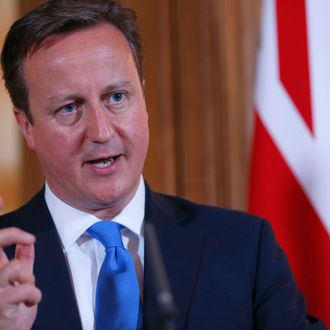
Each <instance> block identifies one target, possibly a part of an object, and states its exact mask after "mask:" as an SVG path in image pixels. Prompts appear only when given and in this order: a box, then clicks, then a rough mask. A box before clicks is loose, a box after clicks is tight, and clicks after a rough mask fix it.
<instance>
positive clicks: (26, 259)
mask: <svg viewBox="0 0 330 330" xmlns="http://www.w3.org/2000/svg"><path fill="white" fill-rule="evenodd" d="M15 254H16V259H18V260H20V261H21V262H23V263H24V264H25V266H26V267H27V269H28V271H29V272H30V273H31V274H32V272H33V263H34V245H33V244H30V245H22V244H17V246H16V253H15Z"/></svg>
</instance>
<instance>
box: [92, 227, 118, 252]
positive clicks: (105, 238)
mask: <svg viewBox="0 0 330 330" xmlns="http://www.w3.org/2000/svg"><path fill="white" fill-rule="evenodd" d="M120 227H121V225H120V224H119V223H117V222H113V221H99V222H96V223H94V225H92V226H90V227H89V228H88V229H87V232H88V233H89V234H90V235H91V236H92V237H94V238H95V239H97V240H98V241H99V242H100V243H101V244H102V245H103V246H104V247H105V248H106V249H108V248H110V247H121V248H123V247H124V246H123V241H122V239H121V234H120Z"/></svg>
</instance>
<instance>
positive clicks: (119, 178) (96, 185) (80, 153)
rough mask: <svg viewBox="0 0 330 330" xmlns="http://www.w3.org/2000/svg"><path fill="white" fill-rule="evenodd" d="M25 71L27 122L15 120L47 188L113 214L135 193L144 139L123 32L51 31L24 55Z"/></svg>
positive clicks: (138, 92) (140, 102)
mask: <svg viewBox="0 0 330 330" xmlns="http://www.w3.org/2000/svg"><path fill="white" fill-rule="evenodd" d="M24 74H25V80H26V84H27V88H28V97H29V106H30V109H31V113H32V117H33V125H31V124H30V123H28V121H27V120H26V118H25V116H24V114H22V112H21V111H16V117H17V120H18V123H19V125H20V127H21V130H22V132H23V134H24V136H25V138H26V140H27V143H28V145H29V147H30V148H32V149H34V150H35V151H36V153H37V155H38V157H39V160H40V163H41V165H42V167H43V170H44V172H45V175H46V179H47V182H48V184H49V186H50V188H51V189H52V191H53V192H54V193H55V194H56V195H57V196H58V197H60V198H61V199H62V200H63V201H65V202H67V203H69V204H71V205H72V206H74V207H77V208H79V209H82V210H85V211H87V212H91V213H94V214H96V215H101V216H104V215H105V214H108V213H109V214H110V215H112V216H113V215H114V214H116V213H118V211H120V209H121V208H122V207H123V206H124V205H126V204H127V202H128V201H129V200H130V199H131V198H132V197H133V195H134V193H135V191H136V188H137V185H138V182H139V176H140V174H141V172H142V168H143V164H144V160H145V156H146V152H147V147H148V139H149V135H148V116H147V112H146V105H145V100H144V94H143V90H142V87H141V83H140V80H139V77H138V73H137V69H136V66H135V63H134V60H133V57H132V54H131V50H130V48H129V45H128V42H127V41H126V39H125V37H124V36H123V35H122V34H121V32H119V30H117V29H116V28H115V27H113V26H111V25H110V24H103V25H100V26H97V27H95V28H91V29H88V30H83V31H78V32H75V33H71V34H68V35H64V36H57V37H56V38H54V39H53V40H50V42H49V43H46V45H45V46H44V47H42V48H41V49H39V50H37V51H36V52H35V53H34V54H32V55H30V56H28V57H27V59H26V60H25V63H24ZM109 210H111V211H110V212H109ZM112 213H114V214H112Z"/></svg>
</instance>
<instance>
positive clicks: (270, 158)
mask: <svg viewBox="0 0 330 330" xmlns="http://www.w3.org/2000/svg"><path fill="white" fill-rule="evenodd" d="M250 180H251V181H250V195H249V199H250V200H249V211H250V212H251V213H254V214H257V215H259V216H261V217H263V218H266V219H268V220H270V222H271V223H272V225H273V228H274V231H275V234H276V237H277V239H278V241H279V243H280V244H281V246H282V247H283V249H284V250H285V252H286V253H287V255H288V258H289V262H290V265H291V268H292V270H293V272H294V274H295V277H296V279H297V282H298V286H299V288H300V289H301V290H302V292H303V293H304V295H305V297H306V299H307V303H308V311H309V313H311V314H312V315H314V316H316V317H319V318H320V319H322V320H323V321H324V322H325V323H326V325H327V327H328V328H329V329H330V303H329V297H330V281H329V279H330V262H329V258H330V239H329V236H328V234H327V232H326V230H325V228H324V227H323V225H322V223H321V221H320V219H319V217H318V216H317V214H316V213H315V211H314V209H313V207H312V205H311V204H310V202H309V200H308V198H307V197H306V195H305V193H304V192H303V190H302V189H301V187H300V185H299V183H298V182H297V181H296V179H295V177H294V176H293V174H292V172H291V171H290V168H289V167H288V165H287V164H286V162H285V160H284V158H283V157H282V155H281V154H280V152H279V150H278V149H277V147H276V146H275V144H274V143H273V141H272V139H271V137H270V136H269V134H268V132H267V131H266V129H265V127H264V126H263V124H262V122H261V120H260V118H259V117H258V115H257V118H256V126H255V137H254V148H253V155H252V166H251V176H250Z"/></svg>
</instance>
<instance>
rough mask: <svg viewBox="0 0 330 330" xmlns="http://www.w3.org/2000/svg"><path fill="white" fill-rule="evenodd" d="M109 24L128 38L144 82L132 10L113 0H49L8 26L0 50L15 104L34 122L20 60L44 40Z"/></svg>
mask: <svg viewBox="0 0 330 330" xmlns="http://www.w3.org/2000/svg"><path fill="white" fill-rule="evenodd" d="M101 23H110V24H112V25H113V26H115V27H116V28H118V29H119V30H120V31H121V32H122V34H123V35H124V37H125V38H126V39H127V41H128V43H129V46H130V48H131V51H132V55H133V58H134V61H135V65H136V68H137V71H138V74H139V77H140V80H141V82H142V81H143V70H142V61H143V54H142V46H141V41H140V35H139V32H138V29H137V25H136V15H135V13H134V11H133V10H131V9H128V8H124V7H123V6H122V5H121V4H120V3H119V2H117V1H113V0H50V1H47V2H46V3H44V4H41V5H39V6H38V7H36V8H35V9H34V10H32V11H31V12H29V13H28V14H26V15H25V16H24V17H22V18H21V19H19V20H18V21H16V22H15V23H14V24H13V25H12V27H11V28H10V30H9V32H8V34H7V36H6V39H5V43H4V46H3V49H2V53H1V66H2V70H3V79H4V81H5V85H6V88H7V90H8V92H9V95H10V98H11V100H12V103H13V104H14V106H15V107H17V108H19V109H22V110H23V111H24V112H25V113H26V115H27V118H28V119H29V121H30V122H31V123H33V120H32V115H31V111H30V109H29V100H28V90H27V86H26V83H25V79H24V72H23V63H24V60H25V58H26V56H27V55H28V54H29V53H30V54H33V52H35V51H37V50H38V49H39V48H40V47H42V45H43V42H44V41H45V40H46V39H47V38H49V37H51V36H56V35H59V34H65V33H70V32H74V31H77V30H82V29H86V28H89V27H94V26H97V25H99V24H101Z"/></svg>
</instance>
